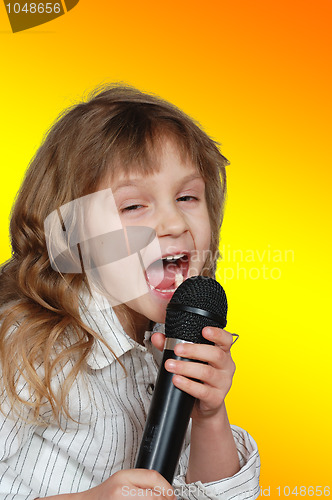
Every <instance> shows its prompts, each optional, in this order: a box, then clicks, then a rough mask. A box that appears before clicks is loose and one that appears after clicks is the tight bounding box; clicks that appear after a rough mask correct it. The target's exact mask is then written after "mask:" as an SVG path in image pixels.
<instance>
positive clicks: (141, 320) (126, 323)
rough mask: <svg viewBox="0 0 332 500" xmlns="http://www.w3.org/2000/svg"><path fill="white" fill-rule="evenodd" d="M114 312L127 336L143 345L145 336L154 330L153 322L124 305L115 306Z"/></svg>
mask: <svg viewBox="0 0 332 500" xmlns="http://www.w3.org/2000/svg"><path fill="white" fill-rule="evenodd" d="M114 311H115V314H116V315H117V317H118V319H119V321H120V323H121V325H122V327H123V329H124V331H125V332H126V333H127V335H129V337H131V338H132V339H134V340H135V341H136V342H138V343H139V344H142V345H143V340H144V334H145V332H146V331H148V330H151V329H152V325H153V323H152V321H150V320H149V319H148V318H146V317H145V316H143V315H142V314H139V313H137V312H136V311H134V310H133V309H130V308H129V307H128V306H126V305H123V304H122V305H121V306H115V307H114Z"/></svg>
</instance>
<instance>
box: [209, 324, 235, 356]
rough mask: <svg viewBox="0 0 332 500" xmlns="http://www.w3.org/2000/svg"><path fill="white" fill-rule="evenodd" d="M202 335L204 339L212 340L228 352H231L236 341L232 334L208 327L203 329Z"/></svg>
mask: <svg viewBox="0 0 332 500" xmlns="http://www.w3.org/2000/svg"><path fill="white" fill-rule="evenodd" d="M202 335H203V337H204V338H206V339H207V340H210V341H211V342H213V343H214V344H216V345H218V346H219V347H221V348H222V349H224V350H226V351H229V350H230V348H231V346H232V344H233V340H234V339H233V335H232V334H231V333H230V332H228V331H227V330H222V329H221V328H215V327H213V326H206V327H205V328H203V330H202Z"/></svg>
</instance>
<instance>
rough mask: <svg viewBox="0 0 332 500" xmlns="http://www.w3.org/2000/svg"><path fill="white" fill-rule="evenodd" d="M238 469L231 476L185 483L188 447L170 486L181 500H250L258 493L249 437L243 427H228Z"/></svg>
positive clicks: (254, 447) (256, 458) (256, 468)
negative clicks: (232, 439)
mask: <svg viewBox="0 0 332 500" xmlns="http://www.w3.org/2000/svg"><path fill="white" fill-rule="evenodd" d="M231 428H232V432H233V436H234V440H235V443H236V448H237V452H238V456H239V461H240V467H241V469H240V470H239V472H237V473H236V474H235V475H234V476H232V477H227V478H225V479H220V480H219V481H213V482H210V483H201V482H200V481H197V482H195V483H190V484H187V483H186V482H185V476H186V471H187V467H188V460H189V451H190V447H189V446H188V447H187V448H186V450H185V452H184V453H183V454H182V455H181V458H180V463H179V468H178V475H177V476H176V477H175V478H174V481H173V487H174V490H175V494H176V496H177V498H178V499H183V500H254V499H255V498H257V497H258V496H259V493H260V489H259V473H260V458H259V453H258V449H257V445H256V443H255V441H254V440H253V438H252V437H251V436H250V435H249V434H248V433H247V432H246V431H244V430H243V429H241V428H240V427H237V426H235V425H232V426H231Z"/></svg>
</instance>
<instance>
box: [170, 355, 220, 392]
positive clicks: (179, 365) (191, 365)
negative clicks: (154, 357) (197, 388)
mask: <svg viewBox="0 0 332 500" xmlns="http://www.w3.org/2000/svg"><path fill="white" fill-rule="evenodd" d="M165 368H166V370H167V371H168V372H170V373H174V374H175V375H182V376H183V377H189V378H192V379H195V380H199V381H200V382H205V383H208V384H209V385H211V386H215V385H217V384H218V382H219V381H220V371H219V370H216V369H215V368H213V367H212V366H211V365H208V364H203V363H195V362H190V361H180V360H173V359H168V360H167V361H166V363H165Z"/></svg>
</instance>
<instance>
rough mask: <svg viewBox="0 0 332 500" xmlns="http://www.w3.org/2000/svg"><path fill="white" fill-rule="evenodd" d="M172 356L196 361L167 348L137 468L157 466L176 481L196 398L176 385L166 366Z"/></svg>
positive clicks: (168, 478) (169, 480)
mask: <svg viewBox="0 0 332 500" xmlns="http://www.w3.org/2000/svg"><path fill="white" fill-rule="evenodd" d="M170 358H171V359H181V360H186V361H192V360H189V359H187V358H182V357H180V356H176V355H175V354H174V351H173V350H172V349H164V354H163V359H162V364H161V368H160V371H159V375H158V378H157V382H156V386H155V389H154V393H153V397H152V401H151V406H150V409H149V413H148V417H147V421H146V424H145V428H144V433H143V438H142V442H141V446H140V449H139V452H138V456H137V460H136V464H135V468H136V469H153V470H156V471H158V472H159V473H160V474H161V475H162V476H163V477H164V478H165V479H166V480H167V481H168V482H169V483H170V484H172V481H173V478H174V474H175V469H176V467H177V464H178V461H179V458H180V454H181V450H182V446H183V443H184V438H185V435H186V431H187V427H188V424H189V419H190V415H191V412H192V409H193V406H194V403H195V398H194V397H193V396H191V395H190V394H187V393H186V392H184V391H181V390H180V389H178V388H177V387H175V386H174V384H173V382H172V377H173V374H172V373H170V372H168V371H167V370H166V369H165V367H164V364H165V361H166V360H167V359H170Z"/></svg>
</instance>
